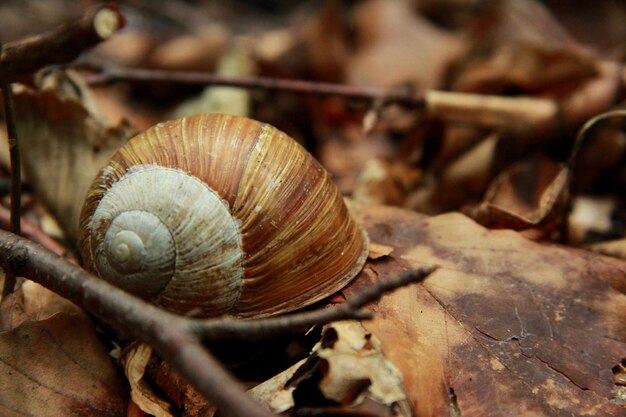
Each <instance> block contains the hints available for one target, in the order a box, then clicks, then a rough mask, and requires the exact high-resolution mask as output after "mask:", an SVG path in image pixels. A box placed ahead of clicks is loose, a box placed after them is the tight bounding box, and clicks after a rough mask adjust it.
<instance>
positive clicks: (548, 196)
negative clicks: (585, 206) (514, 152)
mask: <svg viewBox="0 0 626 417" xmlns="http://www.w3.org/2000/svg"><path fill="white" fill-rule="evenodd" d="M568 186H569V169H568V168H567V167H565V166H563V165H561V164H557V163H555V162H552V161H550V160H549V159H547V158H545V157H541V156H539V157H534V158H530V159H528V160H525V161H521V162H519V163H517V164H514V165H513V166H511V167H509V168H508V169H506V170H504V171H502V172H501V173H500V175H498V176H497V177H496V178H495V179H494V180H493V181H492V183H491V185H490V186H489V189H488V190H487V193H486V194H485V198H484V200H483V201H482V203H480V204H479V205H478V206H476V207H473V208H471V209H469V210H468V211H467V212H468V214H469V215H470V216H471V217H472V218H474V219H475V220H476V221H477V222H478V223H480V224H482V225H484V226H486V227H489V228H509V229H515V230H524V229H529V228H533V227H538V226H539V225H540V224H541V231H542V232H543V233H549V232H551V231H553V229H554V228H555V227H557V226H559V224H560V222H561V221H562V220H563V218H564V216H565V210H566V209H567V203H568V198H569V189H568Z"/></svg>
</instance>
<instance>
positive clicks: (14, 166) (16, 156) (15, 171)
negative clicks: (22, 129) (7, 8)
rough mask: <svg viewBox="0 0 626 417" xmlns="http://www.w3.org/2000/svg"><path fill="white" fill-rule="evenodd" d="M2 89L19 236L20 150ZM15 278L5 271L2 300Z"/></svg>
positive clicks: (12, 220) (6, 87)
mask: <svg viewBox="0 0 626 417" xmlns="http://www.w3.org/2000/svg"><path fill="white" fill-rule="evenodd" d="M0 50H1V51H3V50H4V46H3V45H2V46H0ZM0 88H2V103H3V106H4V121H5V124H6V128H7V137H8V141H9V160H10V162H9V164H10V170H11V203H10V204H11V206H10V214H9V224H10V230H11V232H13V233H15V234H16V235H19V234H21V233H22V232H21V229H20V219H21V214H20V211H21V202H22V168H21V162H20V150H19V147H18V141H17V129H16V127H15V109H14V107H13V92H12V90H11V84H9V83H5V84H2V85H1V86H0ZM15 283H16V277H15V273H14V272H13V270H11V269H10V268H9V269H7V271H6V274H5V277H4V285H3V287H2V299H5V297H6V296H7V295H9V294H11V293H12V292H13V289H14V288H15Z"/></svg>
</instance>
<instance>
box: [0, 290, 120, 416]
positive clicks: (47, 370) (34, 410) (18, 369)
mask: <svg viewBox="0 0 626 417" xmlns="http://www.w3.org/2000/svg"><path fill="white" fill-rule="evenodd" d="M9 297H10V298H8V299H7V300H4V302H3V303H2V310H1V313H0V314H1V315H0V320H1V321H2V324H3V326H2V331H1V332H0V358H1V359H0V386H2V389H1V390H0V414H1V415H2V416H7V417H12V416H16V417H17V416H24V415H28V416H42V417H43V416H46V417H47V416H61V415H62V416H68V417H69V416H77V417H78V416H81V417H82V416H86V415H89V416H94V417H105V416H106V417H109V416H110V417H113V416H120V417H121V416H124V415H125V414H126V401H127V400H126V394H125V385H124V384H123V383H122V381H121V380H120V379H119V377H118V375H117V371H116V369H115V366H114V365H113V362H112V361H111V358H110V357H109V356H108V354H107V352H106V350H105V349H104V347H103V346H102V344H101V342H100V339H99V338H98V336H97V335H96V332H95V331H94V326H93V323H92V322H91V320H89V318H88V317H87V316H85V314H84V313H82V312H81V310H80V309H78V307H76V306H74V305H73V304H71V303H70V302H69V301H67V300H64V299H62V298H61V297H59V296H57V295H56V294H54V293H52V292H50V291H48V290H46V289H44V288H43V287H41V286H39V285H38V284H35V283H32V282H26V283H24V285H23V286H22V287H21V288H20V289H18V290H17V291H16V292H14V293H13V294H11V295H10V296H9Z"/></svg>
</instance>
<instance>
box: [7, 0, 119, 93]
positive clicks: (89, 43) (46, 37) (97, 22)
mask: <svg viewBox="0 0 626 417" xmlns="http://www.w3.org/2000/svg"><path fill="white" fill-rule="evenodd" d="M123 26H124V18H123V16H122V15H121V14H120V12H119V11H118V9H117V6H115V5H114V4H104V5H100V6H97V7H95V8H93V9H90V10H88V11H87V12H86V13H85V14H84V15H83V16H81V17H80V18H79V19H76V20H74V21H72V22H69V23H66V24H63V25H61V26H59V27H57V28H56V29H53V30H51V31H49V32H45V33H42V34H40V35H36V36H33V37H31V38H28V39H24V40H21V41H19V42H16V43H11V44H7V45H5V47H4V50H3V51H2V54H0V84H6V83H11V82H14V81H16V80H18V79H19V78H20V77H23V76H25V75H28V74H30V73H32V72H35V71H37V70H38V69H40V68H42V67H44V66H47V65H53V64H65V63H68V62H70V61H72V60H74V59H75V58H76V57H78V55H80V54H81V53H82V52H84V51H85V50H87V49H89V48H91V47H93V46H95V45H97V44H98V43H100V42H101V41H103V40H106V39H108V38H110V37H111V36H112V35H113V34H114V33H115V32H117V30H118V29H120V28H122V27H123Z"/></svg>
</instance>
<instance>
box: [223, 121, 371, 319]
mask: <svg viewBox="0 0 626 417" xmlns="http://www.w3.org/2000/svg"><path fill="white" fill-rule="evenodd" d="M233 213H234V214H235V216H236V217H237V218H238V219H239V220H240V222H241V232H242V238H243V245H244V253H246V258H245V259H244V270H245V276H244V287H243V290H242V294H241V297H240V299H239V303H238V304H237V305H236V306H235V311H233V312H231V313H232V314H234V315H240V316H250V315H269V314H276V313H280V312H284V311H289V310H294V309H296V308H299V307H302V306H304V305H307V304H311V303H312V302H314V301H317V300H319V299H322V298H324V297H326V296H328V295H330V294H332V293H333V292H335V291H337V290H339V289H340V288H342V287H343V286H345V284H346V283H347V282H348V281H350V279H352V278H353V277H354V276H355V275H356V273H357V272H358V271H359V270H360V269H361V267H362V266H363V263H364V262H365V257H366V252H367V243H366V238H364V234H363V232H362V231H361V230H360V228H359V226H358V225H357V224H356V223H355V222H354V221H353V220H352V219H351V217H350V216H349V214H348V211H347V208H346V206H345V204H344V202H343V199H342V197H341V195H340V193H339V191H338V190H337V188H336V186H335V185H334V183H332V181H331V179H330V177H329V175H328V173H327V172H326V170H324V169H323V168H322V167H321V165H320V164H319V163H318V162H317V161H316V160H315V159H314V158H313V157H312V156H311V155H310V154H309V153H308V152H306V151H305V150H304V148H302V147H301V146H300V145H299V144H297V143H296V142H294V141H293V140H292V139H291V138H289V137H288V136H287V135H285V134H284V133H282V132H280V131H278V130H277V129H275V128H273V127H271V126H269V125H265V127H264V129H263V132H262V134H261V136H260V137H259V140H258V142H257V145H256V146H255V148H254V150H253V152H252V154H251V155H250V158H249V161H248V165H247V166H246V170H245V172H244V176H243V178H242V182H241V187H240V189H239V194H238V198H237V200H236V201H235V205H234V207H233Z"/></svg>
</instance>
